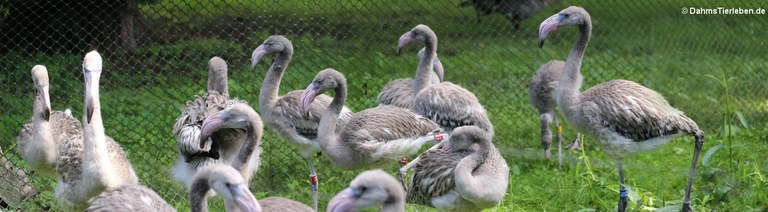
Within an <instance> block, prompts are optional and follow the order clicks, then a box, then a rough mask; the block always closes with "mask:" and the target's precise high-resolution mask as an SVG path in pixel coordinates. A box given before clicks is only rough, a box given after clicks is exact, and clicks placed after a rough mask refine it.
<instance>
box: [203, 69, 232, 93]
mask: <svg viewBox="0 0 768 212" xmlns="http://www.w3.org/2000/svg"><path fill="white" fill-rule="evenodd" d="M208 91H217V92H219V94H221V95H224V96H226V97H229V78H228V77H227V70H210V71H208Z"/></svg>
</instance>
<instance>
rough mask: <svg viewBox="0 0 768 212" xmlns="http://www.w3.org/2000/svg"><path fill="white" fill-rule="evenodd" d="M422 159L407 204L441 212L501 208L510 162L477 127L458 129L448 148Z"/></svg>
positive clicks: (433, 152)
mask: <svg viewBox="0 0 768 212" xmlns="http://www.w3.org/2000/svg"><path fill="white" fill-rule="evenodd" d="M420 158H421V160H420V161H419V162H418V164H416V166H415V167H414V168H413V170H414V171H413V172H414V174H413V176H412V178H411V188H410V189H409V190H408V193H407V196H406V200H407V202H408V203H413V204H420V205H426V206H430V207H436V208H438V209H439V210H441V211H481V210H482V209H484V208H490V207H493V206H496V205H498V204H499V203H500V202H501V200H502V199H503V198H504V195H505V194H506V190H507V185H508V183H509V167H508V166H507V162H506V161H505V160H504V158H503V157H501V154H499V151H498V150H496V148H495V147H494V145H493V143H492V142H491V138H490V137H489V135H487V134H486V133H485V131H483V130H482V129H480V128H478V127H475V126H462V127H459V128H456V130H454V132H453V135H452V137H451V139H450V140H449V141H448V143H447V144H446V146H445V148H443V149H434V150H430V151H427V152H425V153H424V154H422V155H421V156H420Z"/></svg>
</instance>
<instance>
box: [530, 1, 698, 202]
mask: <svg viewBox="0 0 768 212" xmlns="http://www.w3.org/2000/svg"><path fill="white" fill-rule="evenodd" d="M560 26H576V27H578V28H579V37H578V40H577V41H576V45H575V46H574V47H573V49H571V52H570V53H569V54H568V58H567V59H566V61H565V70H564V72H563V76H562V77H561V78H560V82H559V85H558V87H557V91H556V92H557V93H556V95H557V105H558V107H559V108H561V109H562V110H563V114H565V119H566V121H568V122H569V123H570V124H571V125H573V126H574V127H575V128H577V129H578V130H579V131H581V132H583V133H585V134H588V135H592V136H594V137H595V138H596V139H597V140H598V141H599V143H600V146H601V147H602V150H603V151H604V152H605V154H606V155H608V156H610V157H611V158H613V160H614V162H615V164H616V168H617V169H618V172H619V186H620V189H619V205H618V210H619V211H625V210H626V207H627V190H626V189H625V188H624V169H623V167H622V163H623V161H624V159H626V158H628V157H629V156H632V155H633V154H635V153H638V152H642V151H650V150H654V149H658V148H660V147H661V146H663V145H664V144H666V143H667V142H668V141H669V140H670V139H672V138H675V137H677V136H680V135H683V134H687V135H692V136H694V137H695V140H696V141H695V145H694V152H693V160H692V162H691V170H690V174H689V175H688V186H687V188H686V190H685V198H684V199H683V210H684V211H691V187H692V186H693V176H694V174H695V173H696V163H697V161H698V158H699V153H700V152H701V148H702V146H703V145H704V132H703V131H702V130H701V129H699V127H698V126H697V125H696V122H694V121H693V120H691V119H690V118H688V117H687V116H685V115H684V114H683V112H681V111H680V110H677V109H676V108H674V107H672V106H670V105H669V103H668V102H667V100H666V99H664V97H663V96H661V94H659V93H657V92H656V91H653V90H651V89H649V88H646V87H644V86H642V85H639V84H637V83H635V82H632V81H627V80H611V81H608V82H605V83H602V84H599V85H596V86H594V87H592V88H589V89H587V90H586V91H584V92H579V88H580V87H581V81H582V80H581V73H580V69H581V60H582V58H583V57H584V51H585V49H586V47H587V43H588V42H589V38H590V35H591V33H592V19H591V17H590V15H589V13H587V11H586V10H584V8H581V7H575V6H571V7H568V8H566V9H564V10H562V11H560V12H559V13H557V14H555V15H552V16H550V17H549V18H547V19H546V20H544V21H543V22H541V25H540V26H539V47H541V46H543V44H544V41H545V40H546V39H547V36H548V35H549V34H550V33H551V32H553V31H555V30H556V29H557V28H558V27H560Z"/></svg>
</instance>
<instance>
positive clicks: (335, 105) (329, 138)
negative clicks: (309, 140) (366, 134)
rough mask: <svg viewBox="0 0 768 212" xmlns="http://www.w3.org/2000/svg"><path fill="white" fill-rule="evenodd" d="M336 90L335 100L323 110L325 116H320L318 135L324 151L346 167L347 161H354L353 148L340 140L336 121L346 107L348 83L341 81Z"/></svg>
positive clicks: (333, 160)
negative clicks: (352, 156)
mask: <svg viewBox="0 0 768 212" xmlns="http://www.w3.org/2000/svg"><path fill="white" fill-rule="evenodd" d="M334 91H335V93H336V95H335V96H334V97H333V101H331V104H329V105H328V108H326V109H325V111H324V112H323V117H322V118H320V124H319V126H318V129H317V137H318V141H319V143H320V149H321V150H322V151H323V153H324V154H325V155H326V156H328V158H329V159H331V161H332V162H333V163H334V164H336V165H337V166H341V167H345V166H346V165H347V164H346V163H345V162H347V161H348V162H352V161H351V152H352V150H350V149H349V147H348V146H346V145H344V142H343V141H339V139H338V138H339V137H338V135H336V127H337V126H336V123H337V121H338V119H339V114H340V113H341V110H342V109H343V108H344V102H346V101H347V100H346V99H347V85H346V84H345V83H339V85H338V86H337V87H336V88H335V89H334Z"/></svg>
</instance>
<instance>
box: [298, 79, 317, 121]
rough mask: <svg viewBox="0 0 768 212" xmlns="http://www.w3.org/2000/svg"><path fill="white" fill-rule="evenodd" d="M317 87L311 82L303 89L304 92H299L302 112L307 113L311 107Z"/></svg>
mask: <svg viewBox="0 0 768 212" xmlns="http://www.w3.org/2000/svg"><path fill="white" fill-rule="evenodd" d="M317 87H318V85H317V83H315V82H312V84H309V86H307V88H306V89H304V93H302V94H301V101H302V106H303V107H304V112H306V113H307V114H309V110H310V109H311V108H312V102H313V101H315V97H316V96H317V89H318V88H317Z"/></svg>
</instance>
